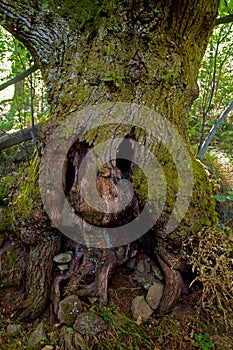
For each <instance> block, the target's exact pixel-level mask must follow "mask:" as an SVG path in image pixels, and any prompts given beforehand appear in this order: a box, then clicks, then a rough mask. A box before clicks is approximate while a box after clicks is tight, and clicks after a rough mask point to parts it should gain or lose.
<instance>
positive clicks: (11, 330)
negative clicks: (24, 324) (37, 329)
mask: <svg viewBox="0 0 233 350" xmlns="http://www.w3.org/2000/svg"><path fill="white" fill-rule="evenodd" d="M6 332H7V334H8V335H9V336H10V337H13V336H15V335H17V334H19V332H20V326H19V325H16V324H8V326H7V329H6Z"/></svg>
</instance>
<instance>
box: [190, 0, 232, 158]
mask: <svg viewBox="0 0 233 350" xmlns="http://www.w3.org/2000/svg"><path fill="white" fill-rule="evenodd" d="M230 3H231V2H229V4H230ZM229 4H228V3H226V2H225V1H222V2H221V5H220V15H221V16H224V15H226V14H228V12H229V11H230V7H229ZM231 6H232V4H231ZM232 28H233V24H232V23H230V24H226V25H224V26H218V27H216V28H215V29H214V31H213V34H212V37H211V40H210V43H209V46H208V49H207V51H206V54H205V56H204V59H203V61H202V67H201V69H200V71H199V78H198V83H199V87H200V94H199V97H198V98H197V100H196V101H195V102H194V104H193V107H192V109H191V111H190V137H191V140H192V142H193V143H194V144H196V145H198V148H199V149H200V147H201V145H202V142H203V141H204V139H205V137H206V135H207V134H208V132H209V130H210V129H211V127H212V126H213V125H214V123H215V122H216V120H217V119H218V117H219V116H220V115H221V113H222V112H223V110H224V109H225V108H226V106H227V105H228V104H229V102H230V101H231V100H232V92H233V87H232V80H233V68H232V67H233V66H232V50H233V40H232V39H233V35H232ZM232 134H233V120H232V113H231V114H229V115H228V117H227V118H226V120H225V121H224V122H223V125H222V127H221V129H220V130H219V131H218V132H217V134H216V137H215V139H214V142H215V144H218V146H220V147H222V148H223V149H224V150H226V151H227V152H229V153H232V142H231V140H232Z"/></svg>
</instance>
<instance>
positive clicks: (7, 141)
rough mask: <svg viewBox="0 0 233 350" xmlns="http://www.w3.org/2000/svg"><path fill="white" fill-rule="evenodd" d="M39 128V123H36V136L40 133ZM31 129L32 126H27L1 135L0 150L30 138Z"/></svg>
mask: <svg viewBox="0 0 233 350" xmlns="http://www.w3.org/2000/svg"><path fill="white" fill-rule="evenodd" d="M40 128H41V123H38V124H36V125H35V126H34V129H35V135H36V136H38V135H39V134H40ZM31 131H32V127H31V126H29V127H28V128H25V129H22V130H18V131H15V132H13V133H12V134H7V135H4V136H1V137H0V151H3V150H4V149H7V148H10V147H12V146H14V145H17V144H19V143H21V142H24V141H28V140H30V139H31V138H32V137H31Z"/></svg>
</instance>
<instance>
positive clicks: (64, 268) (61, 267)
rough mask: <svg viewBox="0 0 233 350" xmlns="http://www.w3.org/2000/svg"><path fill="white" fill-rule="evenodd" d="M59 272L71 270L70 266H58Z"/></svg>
mask: <svg viewBox="0 0 233 350" xmlns="http://www.w3.org/2000/svg"><path fill="white" fill-rule="evenodd" d="M57 268H58V270H60V271H65V270H68V269H69V265H68V264H58V265H57Z"/></svg>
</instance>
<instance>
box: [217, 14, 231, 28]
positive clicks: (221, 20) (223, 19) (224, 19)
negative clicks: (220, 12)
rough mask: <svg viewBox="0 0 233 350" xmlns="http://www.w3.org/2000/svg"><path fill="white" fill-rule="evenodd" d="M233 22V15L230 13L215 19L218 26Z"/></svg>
mask: <svg viewBox="0 0 233 350" xmlns="http://www.w3.org/2000/svg"><path fill="white" fill-rule="evenodd" d="M232 22H233V15H232V14H231V15H228V16H225V17H219V18H217V19H216V21H215V24H214V25H215V26H218V25H219V24H226V23H232Z"/></svg>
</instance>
